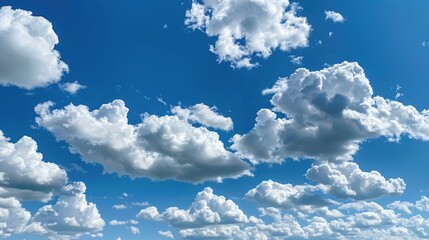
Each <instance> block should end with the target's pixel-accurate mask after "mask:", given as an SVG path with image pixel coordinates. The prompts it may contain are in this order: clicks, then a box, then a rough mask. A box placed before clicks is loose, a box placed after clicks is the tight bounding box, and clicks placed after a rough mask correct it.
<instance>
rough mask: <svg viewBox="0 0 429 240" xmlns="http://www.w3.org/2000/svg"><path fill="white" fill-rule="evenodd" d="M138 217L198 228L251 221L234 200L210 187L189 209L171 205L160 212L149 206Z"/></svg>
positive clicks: (177, 225) (180, 226)
mask: <svg viewBox="0 0 429 240" xmlns="http://www.w3.org/2000/svg"><path fill="white" fill-rule="evenodd" d="M137 217H144V218H146V219H150V220H164V221H165V222H168V223H169V224H170V225H173V226H176V227H179V228H198V227H204V226H207V225H219V224H233V223H247V222H249V221H250V219H249V218H248V217H247V216H246V215H245V214H244V213H243V211H242V210H241V209H240V208H239V207H238V206H237V205H236V204H235V203H234V202H233V201H231V200H229V199H228V200H227V199H225V197H224V196H217V195H215V194H213V190H212V189H211V188H209V187H207V188H205V189H204V190H203V191H201V192H199V193H198V194H197V196H196V198H195V201H194V202H193V203H192V205H191V206H190V207H189V209H187V210H184V209H179V208H177V207H170V208H167V209H166V210H165V211H164V212H163V213H161V214H160V213H159V212H158V210H157V208H156V207H148V208H145V209H142V210H141V211H140V212H139V214H137ZM252 220H253V218H252Z"/></svg>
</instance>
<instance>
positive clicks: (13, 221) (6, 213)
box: [0, 197, 31, 238]
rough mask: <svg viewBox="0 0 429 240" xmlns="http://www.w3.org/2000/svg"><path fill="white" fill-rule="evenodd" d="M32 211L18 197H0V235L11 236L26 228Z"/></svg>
mask: <svg viewBox="0 0 429 240" xmlns="http://www.w3.org/2000/svg"><path fill="white" fill-rule="evenodd" d="M30 217H31V213H30V212H28V211H27V210H25V209H24V208H22V206H21V203H20V202H19V201H18V200H17V199H16V198H13V197H11V198H0V237H2V238H4V237H10V236H12V234H16V233H20V232H22V231H23V230H24V229H25V226H26V225H27V222H28V221H29V220H30Z"/></svg>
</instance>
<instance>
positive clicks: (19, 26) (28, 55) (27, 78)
mask: <svg viewBox="0 0 429 240" xmlns="http://www.w3.org/2000/svg"><path fill="white" fill-rule="evenodd" d="M57 44H58V36H57V35H56V34H55V32H54V30H53V29H52V24H51V22H49V21H48V20H46V19H45V18H43V17H36V16H33V15H32V12H29V11H25V10H21V9H17V10H14V9H12V8H11V7H9V6H5V7H2V8H0V52H1V55H0V85H5V86H9V85H13V86H18V87H21V88H25V89H32V88H36V87H43V86H46V85H48V84H51V83H55V82H58V81H59V80H60V78H61V76H62V74H63V73H64V72H67V71H68V67H67V65H66V64H65V63H64V62H63V61H61V60H60V54H59V52H58V51H56V50H54V47H55V45H57Z"/></svg>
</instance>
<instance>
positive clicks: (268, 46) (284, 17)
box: [185, 0, 311, 68]
mask: <svg viewBox="0 0 429 240" xmlns="http://www.w3.org/2000/svg"><path fill="white" fill-rule="evenodd" d="M299 9H300V7H299V6H298V5H297V4H290V3H289V1H288V0H275V1H271V0H260V1H254V0H241V1H219V0H216V1H210V0H203V1H199V0H193V2H192V7H191V9H189V10H188V11H187V12H186V20H185V25H187V26H188V27H189V28H192V29H194V30H195V29H198V30H201V31H202V32H204V33H206V34H207V35H208V36H209V37H216V38H217V40H216V43H215V44H214V45H211V46H210V51H212V52H213V53H215V54H216V55H217V56H218V60H219V61H228V62H231V66H232V67H237V68H241V67H246V68H252V67H255V66H257V65H258V63H257V62H253V58H254V57H255V56H257V57H262V58H267V57H269V56H270V55H271V53H272V51H274V50H276V49H280V50H281V51H289V50H291V49H294V48H299V47H306V46H307V45H308V36H309V34H310V30H311V27H310V25H309V24H308V23H307V19H306V18H305V17H299V16H297V15H296V14H297V11H298V10H299Z"/></svg>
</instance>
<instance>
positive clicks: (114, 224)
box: [109, 219, 128, 226]
mask: <svg viewBox="0 0 429 240" xmlns="http://www.w3.org/2000/svg"><path fill="white" fill-rule="evenodd" d="M127 223H128V221H118V220H116V219H113V220H111V221H110V222H109V225H111V226H121V225H126V224H127Z"/></svg>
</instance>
